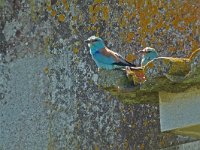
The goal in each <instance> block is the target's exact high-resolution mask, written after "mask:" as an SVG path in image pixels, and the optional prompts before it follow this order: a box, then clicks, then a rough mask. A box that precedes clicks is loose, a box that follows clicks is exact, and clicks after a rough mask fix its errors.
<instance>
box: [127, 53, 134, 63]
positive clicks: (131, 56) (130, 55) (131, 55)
mask: <svg viewBox="0 0 200 150" xmlns="http://www.w3.org/2000/svg"><path fill="white" fill-rule="evenodd" d="M136 59H137V56H136V55H134V54H131V53H130V54H128V55H127V56H126V60H127V61H128V62H133V61H134V60H136Z"/></svg>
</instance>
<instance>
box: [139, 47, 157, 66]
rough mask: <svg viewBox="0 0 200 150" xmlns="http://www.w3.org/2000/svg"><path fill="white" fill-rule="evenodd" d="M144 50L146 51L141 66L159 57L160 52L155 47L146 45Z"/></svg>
mask: <svg viewBox="0 0 200 150" xmlns="http://www.w3.org/2000/svg"><path fill="white" fill-rule="evenodd" d="M142 52H144V54H143V57H142V60H141V66H144V65H146V64H147V63H148V62H149V61H151V60H153V59H154V58H157V57H158V53H157V52H156V51H155V49H154V48H150V47H146V48H145V49H144V50H142Z"/></svg>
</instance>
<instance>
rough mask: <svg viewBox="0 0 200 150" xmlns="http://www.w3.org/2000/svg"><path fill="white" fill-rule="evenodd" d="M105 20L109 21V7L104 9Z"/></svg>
mask: <svg viewBox="0 0 200 150" xmlns="http://www.w3.org/2000/svg"><path fill="white" fill-rule="evenodd" d="M102 11H103V20H105V21H108V19H109V8H108V6H104V7H103V10H102Z"/></svg>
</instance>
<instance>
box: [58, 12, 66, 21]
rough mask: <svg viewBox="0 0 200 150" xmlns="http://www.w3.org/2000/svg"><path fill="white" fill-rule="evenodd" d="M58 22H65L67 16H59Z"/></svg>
mask: <svg viewBox="0 0 200 150" xmlns="http://www.w3.org/2000/svg"><path fill="white" fill-rule="evenodd" d="M58 20H59V21H60V22H63V21H65V15H64V14H60V15H59V16H58Z"/></svg>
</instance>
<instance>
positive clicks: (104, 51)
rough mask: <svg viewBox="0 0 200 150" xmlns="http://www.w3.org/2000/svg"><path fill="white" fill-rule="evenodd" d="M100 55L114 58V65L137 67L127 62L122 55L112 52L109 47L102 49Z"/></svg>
mask: <svg viewBox="0 0 200 150" xmlns="http://www.w3.org/2000/svg"><path fill="white" fill-rule="evenodd" d="M100 53H101V54H102V55H104V56H106V57H112V58H113V59H114V60H115V62H113V64H114V65H118V66H135V65H134V64H132V63H130V62H128V61H126V60H125V59H124V58H123V57H122V56H121V55H120V54H118V53H116V52H113V51H112V50H109V49H108V48H107V47H105V48H104V49H102V50H101V51H100Z"/></svg>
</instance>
